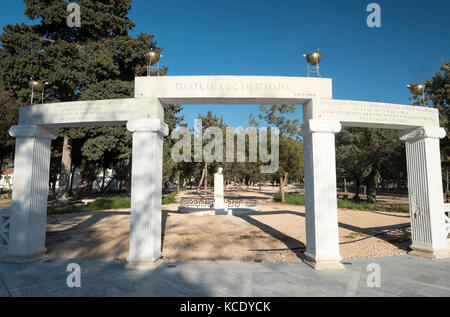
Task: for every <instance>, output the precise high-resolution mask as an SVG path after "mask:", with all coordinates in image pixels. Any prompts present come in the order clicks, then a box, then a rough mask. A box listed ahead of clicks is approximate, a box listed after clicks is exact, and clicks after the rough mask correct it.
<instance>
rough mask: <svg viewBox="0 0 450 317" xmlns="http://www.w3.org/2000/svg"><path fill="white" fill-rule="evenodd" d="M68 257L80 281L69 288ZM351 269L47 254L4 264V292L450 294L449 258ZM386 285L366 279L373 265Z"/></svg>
mask: <svg viewBox="0 0 450 317" xmlns="http://www.w3.org/2000/svg"><path fill="white" fill-rule="evenodd" d="M69 263H78V264H79V265H80V267H81V287H80V288H69V287H67V285H66V278H67V276H68V274H69V273H70V272H67V271H66V268H67V265H68V264H69ZM344 263H345V266H346V268H347V269H346V270H335V271H315V270H312V269H311V268H309V267H308V266H306V265H305V264H303V263H217V264H216V263H208V264H206V263H163V264H162V265H161V266H159V267H158V268H156V269H154V270H149V269H136V268H129V267H126V263H124V262H114V261H97V260H47V261H43V262H38V263H33V264H6V263H0V296H44V297H46V296H175V297H178V296H182V297H184V296H186V297H187V296H189V297H198V296H225V297H228V296H237V297H240V296H245V297H253V296H450V261H449V260H445V261H438V262H436V261H432V260H427V259H422V258H418V257H414V256H409V255H408V256H395V257H385V258H375V259H361V260H351V261H344ZM370 263H377V264H378V265H379V266H380V269H381V287H379V288H369V287H368V286H367V277H368V276H369V274H370V272H367V266H368V265H369V264H370Z"/></svg>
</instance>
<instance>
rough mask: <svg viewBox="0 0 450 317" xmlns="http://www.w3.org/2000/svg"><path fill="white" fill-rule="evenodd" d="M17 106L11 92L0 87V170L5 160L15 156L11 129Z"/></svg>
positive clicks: (14, 120) (14, 121)
mask: <svg viewBox="0 0 450 317" xmlns="http://www.w3.org/2000/svg"><path fill="white" fill-rule="evenodd" d="M17 108H18V107H17V104H16V102H15V101H14V100H13V98H12V96H11V94H10V93H9V92H6V91H4V90H1V89H0V117H1V118H2V119H1V120H0V171H1V170H2V168H3V164H4V163H5V161H6V160H10V159H12V157H13V153H14V144H15V142H14V139H13V138H12V137H10V135H9V129H10V128H11V126H12V125H14V124H16V118H17Z"/></svg>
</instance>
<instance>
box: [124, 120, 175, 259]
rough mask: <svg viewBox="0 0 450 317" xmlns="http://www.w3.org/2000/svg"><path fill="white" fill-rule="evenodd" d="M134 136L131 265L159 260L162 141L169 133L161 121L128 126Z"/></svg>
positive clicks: (145, 121) (133, 123) (135, 122)
mask: <svg viewBox="0 0 450 317" xmlns="http://www.w3.org/2000/svg"><path fill="white" fill-rule="evenodd" d="M127 129H128V131H130V132H132V133H133V154H132V171H131V218H130V253H129V256H128V258H127V260H128V262H130V263H133V265H135V264H138V263H139V262H142V263H149V262H154V261H156V260H158V259H159V258H160V257H161V198H162V197H161V196H162V161H163V137H164V136H166V135H168V133H169V129H168V127H167V125H166V124H165V123H164V122H162V121H161V120H138V121H129V122H128V123H127Z"/></svg>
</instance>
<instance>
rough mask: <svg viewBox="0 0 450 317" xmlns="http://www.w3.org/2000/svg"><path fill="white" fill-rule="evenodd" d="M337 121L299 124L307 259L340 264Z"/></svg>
mask: <svg viewBox="0 0 450 317" xmlns="http://www.w3.org/2000/svg"><path fill="white" fill-rule="evenodd" d="M340 131H341V124H340V123H339V121H328V120H307V121H306V122H305V123H304V124H303V125H302V128H301V134H302V135H303V147H304V161H305V205H306V252H305V257H306V260H305V261H306V263H307V264H309V265H311V266H313V267H314V268H317V269H320V268H333V267H335V268H340V267H342V265H341V264H340V262H339V261H340V260H341V257H340V254H339V231H338V217H337V199H336V154H335V136H334V134H335V133H338V132H340Z"/></svg>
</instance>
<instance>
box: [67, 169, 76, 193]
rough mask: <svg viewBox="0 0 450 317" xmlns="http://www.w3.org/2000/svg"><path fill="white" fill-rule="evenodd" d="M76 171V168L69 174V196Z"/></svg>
mask: <svg viewBox="0 0 450 317" xmlns="http://www.w3.org/2000/svg"><path fill="white" fill-rule="evenodd" d="M76 170H77V168H76V167H74V168H73V169H72V172H71V173H70V174H71V175H70V186H69V196H70V195H72V190H73V179H74V178H75V171H76Z"/></svg>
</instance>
